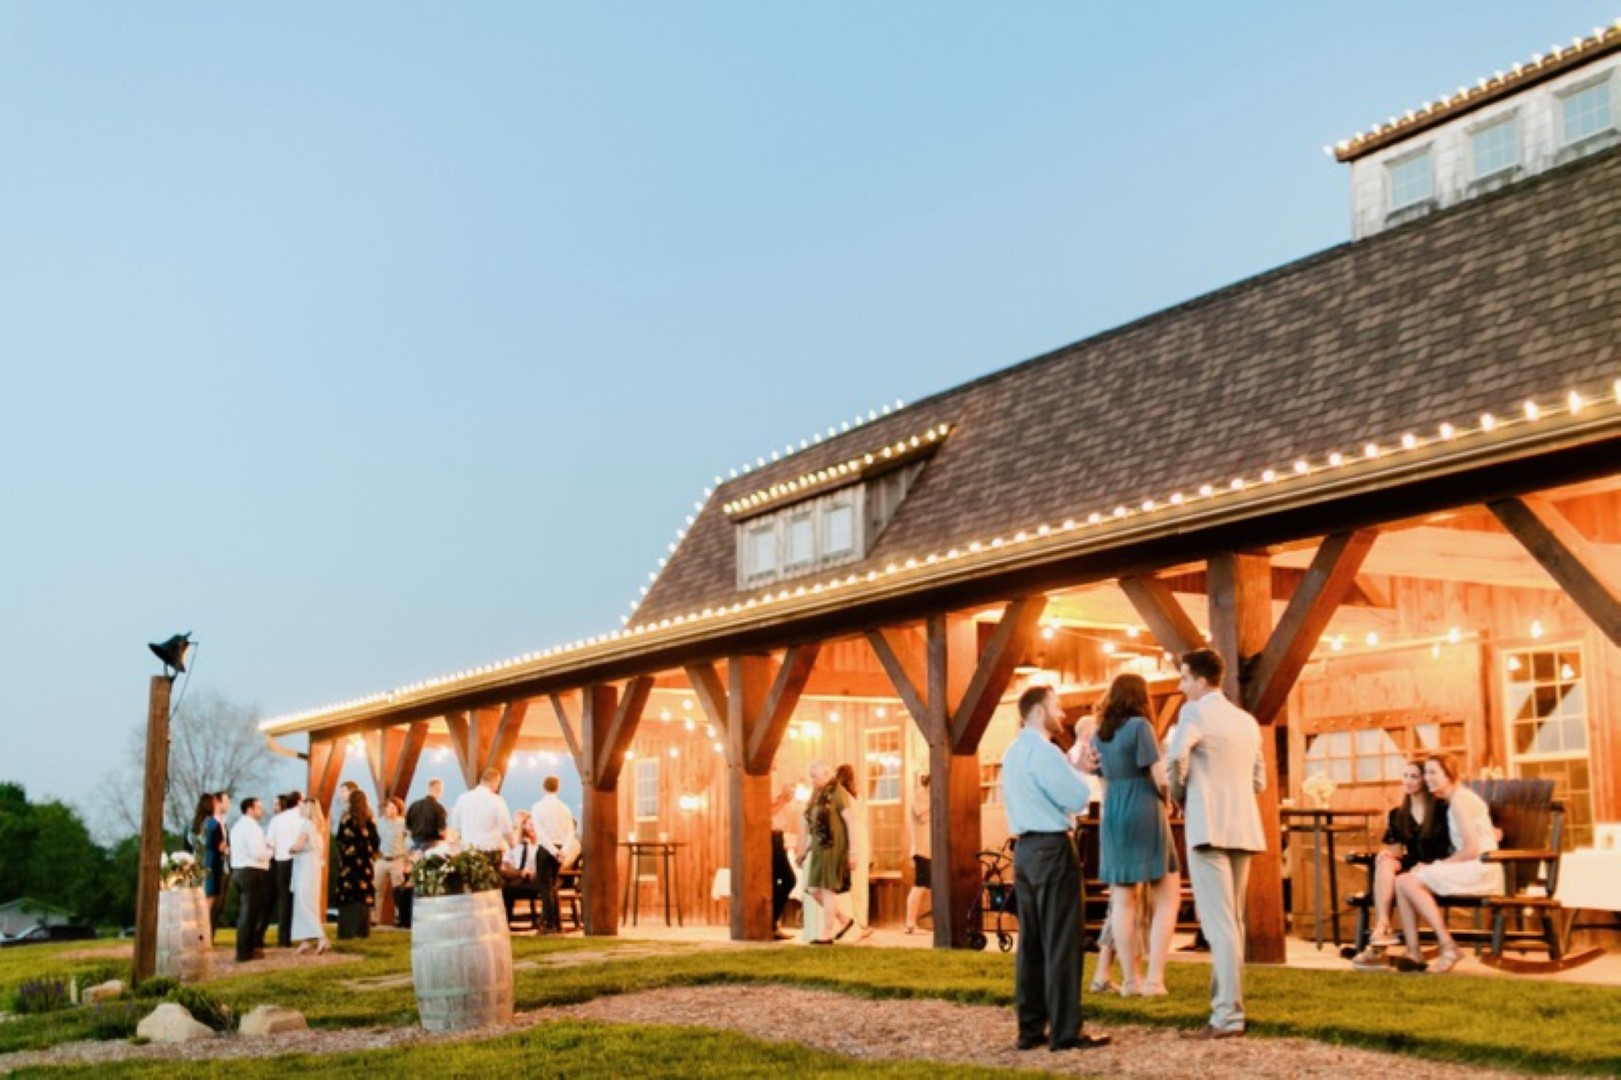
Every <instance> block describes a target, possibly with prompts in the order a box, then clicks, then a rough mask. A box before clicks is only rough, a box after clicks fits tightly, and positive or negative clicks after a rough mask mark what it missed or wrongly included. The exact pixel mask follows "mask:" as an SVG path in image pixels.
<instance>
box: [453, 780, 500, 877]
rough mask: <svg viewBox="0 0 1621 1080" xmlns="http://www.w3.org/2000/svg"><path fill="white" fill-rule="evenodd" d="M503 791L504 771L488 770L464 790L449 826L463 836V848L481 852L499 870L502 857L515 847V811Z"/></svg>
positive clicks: (495, 869) (491, 866) (491, 865)
mask: <svg viewBox="0 0 1621 1080" xmlns="http://www.w3.org/2000/svg"><path fill="white" fill-rule="evenodd" d="M500 791H501V770H500V769H495V768H490V769H485V770H484V775H483V776H481V777H479V782H478V785H477V786H476V787H474V788H472V789H471V790H469V791H464V792H462V794H461V797H460V798H458V799H457V800H456V805H455V806H453V807H451V808H450V827H451V828H452V829H455V830H456V832H457V834H458V835H460V837H461V845H462V848H463V849H464V850H465V849H468V848H471V849H472V850H474V851H482V852H483V853H484V857H485V858H486V859H488V860H489V861H490V869H491V870H494V871H495V872H496V873H500V871H501V857H502V856H503V855H505V854H506V851H507V848H509V847H511V846H512V811H511V810H509V809H507V801H506V800H505V799H503V798H501V795H500Z"/></svg>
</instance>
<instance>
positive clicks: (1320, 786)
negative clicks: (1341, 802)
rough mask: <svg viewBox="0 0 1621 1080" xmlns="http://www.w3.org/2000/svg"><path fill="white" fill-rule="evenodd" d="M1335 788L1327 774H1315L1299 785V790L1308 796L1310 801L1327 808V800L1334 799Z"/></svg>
mask: <svg viewBox="0 0 1621 1080" xmlns="http://www.w3.org/2000/svg"><path fill="white" fill-rule="evenodd" d="M1335 786H1336V785H1335V783H1334V781H1333V780H1330V779H1329V776H1328V774H1327V773H1325V772H1315V773H1312V774H1311V775H1310V776H1308V777H1306V780H1305V782H1304V783H1302V784H1301V785H1300V790H1301V792H1302V793H1303V794H1305V795H1308V796H1310V797H1311V801H1312V802H1314V803H1316V804H1317V805H1318V806H1327V805H1328V800H1330V799H1332V798H1333V797H1334V788H1335Z"/></svg>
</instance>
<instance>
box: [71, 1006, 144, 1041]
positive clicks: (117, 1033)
mask: <svg viewBox="0 0 1621 1080" xmlns="http://www.w3.org/2000/svg"><path fill="white" fill-rule="evenodd" d="M146 1013H147V1008H146V1006H144V1005H138V1004H136V1003H135V1002H133V1001H101V1002H97V1003H96V1004H94V1005H92V1006H90V1008H89V1010H88V1011H87V1012H86V1016H87V1017H88V1021H87V1025H88V1028H89V1031H88V1034H89V1036H90V1037H91V1038H92V1039H101V1040H107V1039H129V1038H133V1037H134V1035H135V1028H136V1026H137V1025H139V1024H140V1022H141V1018H142V1017H144V1016H145V1015H146Z"/></svg>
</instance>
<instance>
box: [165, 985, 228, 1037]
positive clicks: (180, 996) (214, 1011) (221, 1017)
mask: <svg viewBox="0 0 1621 1080" xmlns="http://www.w3.org/2000/svg"><path fill="white" fill-rule="evenodd" d="M164 1000H165V1001H172V1002H174V1003H175V1004H176V1005H183V1006H185V1009H186V1011H187V1012H189V1013H191V1016H192V1019H194V1020H196V1021H197V1022H198V1023H199V1024H204V1025H206V1026H208V1027H210V1028H213V1029H214V1030H215V1031H235V1030H236V1028H237V1025H238V1024H239V1023H241V1021H240V1020H239V1019H238V1018H237V1015H236V1014H235V1013H234V1012H232V1011H231V1007H230V1006H229V1005H227V1004H225V1003H224V1002H222V1001H220V1000H219V999H217V998H215V997H213V996H211V995H209V994H207V993H205V992H203V991H202V990H199V989H197V988H196V987H194V986H181V987H177V988H176V989H175V990H173V991H172V992H170V993H169V994H168V995H167V996H165V998H164Z"/></svg>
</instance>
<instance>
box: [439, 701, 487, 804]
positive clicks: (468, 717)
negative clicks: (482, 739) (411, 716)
mask: <svg viewBox="0 0 1621 1080" xmlns="http://www.w3.org/2000/svg"><path fill="white" fill-rule="evenodd" d="M477 722H478V718H477V714H476V713H467V712H461V713H446V714H445V730H446V732H447V733H448V735H449V736H450V748H451V749H452V750H454V751H455V752H456V764H457V766H459V767H460V768H461V771H462V783H464V784H466V785H467V789H468V790H469V791H471V790H472V789H473V788H475V787H477V786H478V772H479V769H478V758H479V754H478V747H477V746H475V745H474V743H475V742H476V740H477V738H478V734H477V732H476V731H475V730H474V727H475V725H476V724H477Z"/></svg>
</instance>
